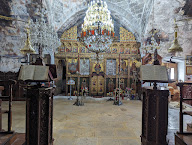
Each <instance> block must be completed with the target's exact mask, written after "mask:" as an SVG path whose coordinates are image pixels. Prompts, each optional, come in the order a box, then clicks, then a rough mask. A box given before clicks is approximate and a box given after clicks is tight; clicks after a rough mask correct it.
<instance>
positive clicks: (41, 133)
mask: <svg viewBox="0 0 192 145" xmlns="http://www.w3.org/2000/svg"><path fill="white" fill-rule="evenodd" d="M52 144H53V88H37V87H36V88H35V87H30V88H27V98H26V145H52Z"/></svg>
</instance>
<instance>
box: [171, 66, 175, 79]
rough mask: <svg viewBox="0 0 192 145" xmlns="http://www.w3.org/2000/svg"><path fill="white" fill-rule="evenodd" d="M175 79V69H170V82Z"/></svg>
mask: <svg viewBox="0 0 192 145" xmlns="http://www.w3.org/2000/svg"><path fill="white" fill-rule="evenodd" d="M174 79H175V69H174V68H171V80H174Z"/></svg>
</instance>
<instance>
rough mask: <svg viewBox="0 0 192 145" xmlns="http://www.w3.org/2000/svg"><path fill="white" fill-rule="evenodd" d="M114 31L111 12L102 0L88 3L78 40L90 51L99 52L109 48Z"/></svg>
mask: <svg viewBox="0 0 192 145" xmlns="http://www.w3.org/2000/svg"><path fill="white" fill-rule="evenodd" d="M114 35H115V32H114V23H113V20H112V17H111V12H110V11H109V10H108V7H107V3H106V2H104V1H103V0H93V1H91V4H90V5H88V10H87V11H86V16H85V18H84V23H83V24H82V32H81V37H80V41H82V42H83V43H84V45H85V46H86V47H87V48H88V49H89V50H90V51H92V52H96V53H100V52H105V51H106V50H107V49H109V47H110V45H111V44H112V42H113V38H114Z"/></svg>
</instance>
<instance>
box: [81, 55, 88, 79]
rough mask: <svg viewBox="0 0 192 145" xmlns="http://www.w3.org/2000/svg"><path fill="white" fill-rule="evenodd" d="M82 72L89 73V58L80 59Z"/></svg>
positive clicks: (83, 73)
mask: <svg viewBox="0 0 192 145" xmlns="http://www.w3.org/2000/svg"><path fill="white" fill-rule="evenodd" d="M80 74H81V75H89V59H80Z"/></svg>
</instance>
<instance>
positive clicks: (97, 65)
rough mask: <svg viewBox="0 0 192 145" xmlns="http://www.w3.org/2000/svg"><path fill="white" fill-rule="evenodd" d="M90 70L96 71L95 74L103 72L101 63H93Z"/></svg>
mask: <svg viewBox="0 0 192 145" xmlns="http://www.w3.org/2000/svg"><path fill="white" fill-rule="evenodd" d="M92 72H96V73H97V74H99V73H100V72H104V67H103V63H95V64H94V65H93V68H92Z"/></svg>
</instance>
